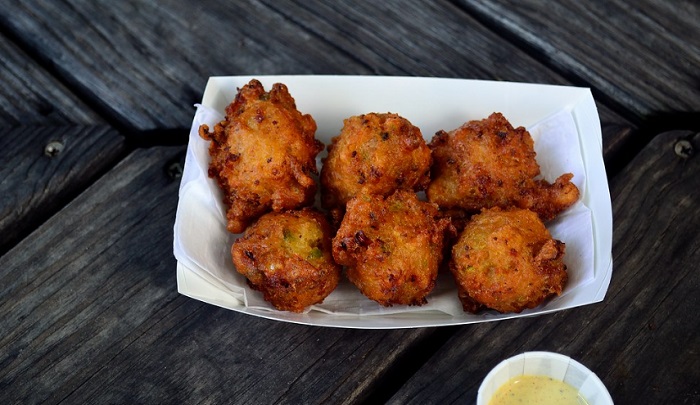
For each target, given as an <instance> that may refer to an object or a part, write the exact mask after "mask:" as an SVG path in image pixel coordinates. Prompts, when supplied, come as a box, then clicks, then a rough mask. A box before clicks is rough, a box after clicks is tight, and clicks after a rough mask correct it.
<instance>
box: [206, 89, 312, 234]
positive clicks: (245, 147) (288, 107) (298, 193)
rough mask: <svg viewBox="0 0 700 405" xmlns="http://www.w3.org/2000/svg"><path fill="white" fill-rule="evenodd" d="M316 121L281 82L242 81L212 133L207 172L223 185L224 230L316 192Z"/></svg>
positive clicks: (298, 204) (307, 202)
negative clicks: (269, 85)
mask: <svg viewBox="0 0 700 405" xmlns="http://www.w3.org/2000/svg"><path fill="white" fill-rule="evenodd" d="M315 132H316V122H315V121H314V119H313V118H312V117H311V116H310V115H308V114H306V115H302V114H301V113H300V112H299V111H298V110H297V109H296V104H295V102H294V99H293V98H292V96H291V95H290V94H289V91H288V90H287V87H286V86H285V85H284V84H281V83H276V84H274V85H273V86H272V89H271V90H270V91H269V92H266V91H265V89H264V88H263V86H262V84H261V83H260V82H259V81H257V80H251V81H250V82H249V83H248V84H247V85H245V86H243V88H241V89H240V90H239V92H238V94H237V95H236V98H235V100H234V101H233V102H232V103H231V104H230V105H229V106H228V107H226V119H225V120H224V121H221V122H220V123H218V124H216V126H215V127H214V130H213V131H212V132H210V131H209V127H208V126H207V125H202V126H201V127H200V128H199V135H200V136H201V137H202V138H204V139H206V140H211V144H210V145H209V154H210V155H211V162H210V164H209V176H210V177H212V178H215V179H216V180H217V182H218V184H219V186H220V187H221V189H222V190H223V193H224V203H225V204H226V206H227V207H228V211H227V213H226V217H227V219H228V230H229V231H231V232H233V233H240V232H243V230H245V228H246V226H248V225H249V224H250V223H251V222H252V221H254V220H255V219H256V218H257V217H259V216H260V215H262V214H264V213H266V212H268V211H270V210H273V211H281V210H284V209H293V208H299V207H302V206H306V205H310V204H311V203H312V202H313V199H314V197H315V194H316V189H317V186H316V182H315V180H314V178H313V177H312V176H313V175H317V174H318V171H317V169H316V156H317V155H318V153H319V152H320V151H322V150H323V144H322V143H321V142H319V141H318V140H316V139H315V137H314V134H315Z"/></svg>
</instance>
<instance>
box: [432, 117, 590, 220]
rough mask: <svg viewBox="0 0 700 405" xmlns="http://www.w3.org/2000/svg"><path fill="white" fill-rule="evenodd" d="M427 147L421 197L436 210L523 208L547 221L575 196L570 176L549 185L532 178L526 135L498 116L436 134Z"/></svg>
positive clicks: (533, 163) (530, 145)
mask: <svg viewBox="0 0 700 405" xmlns="http://www.w3.org/2000/svg"><path fill="white" fill-rule="evenodd" d="M429 146H430V149H431V150H432V153H433V160H434V164H433V167H432V172H431V176H432V181H431V183H430V185H429V186H428V189H427V191H426V194H427V195H428V199H429V200H430V201H432V202H434V203H436V204H438V205H439V206H440V208H442V209H445V210H464V211H466V212H468V213H476V212H479V210H481V209H482V208H491V207H501V208H509V207H518V208H527V209H531V210H532V211H535V212H536V213H537V214H538V215H539V216H540V218H542V220H543V221H549V220H551V219H553V218H555V217H556V216H557V215H558V214H559V213H560V212H562V211H564V210H565V209H567V208H568V207H569V206H571V205H572V204H574V203H575V202H576V201H577V200H578V198H579V190H578V188H577V187H576V185H574V184H573V183H572V182H571V178H572V177H573V175H572V174H571V173H566V174H563V175H561V176H559V178H557V179H556V180H555V182H554V184H550V183H548V182H547V181H545V180H541V179H540V180H536V179H535V178H536V176H538V175H539V174H540V166H539V165H538V164H537V161H536V160H535V157H536V154H535V150H534V142H533V140H532V137H531V136H530V133H529V132H528V131H527V130H526V129H525V128H523V127H518V128H513V126H512V125H511V124H510V122H508V120H507V119H506V118H505V117H504V116H503V115H502V114H501V113H493V114H491V115H490V116H489V117H488V118H486V119H483V120H474V121H469V122H467V123H466V124H464V125H462V126H461V127H459V128H457V129H455V130H453V131H451V132H449V133H448V132H445V131H439V132H438V133H437V134H435V136H434V137H433V139H432V141H431V142H430V144H429Z"/></svg>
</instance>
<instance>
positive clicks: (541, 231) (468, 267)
mask: <svg viewBox="0 0 700 405" xmlns="http://www.w3.org/2000/svg"><path fill="white" fill-rule="evenodd" d="M564 250H565V245H564V243H562V242H560V241H558V240H555V239H552V237H551V235H550V234H549V231H548V230H547V229H546V228H545V226H544V224H543V223H542V221H541V220H540V218H539V217H538V216H537V214H535V213H534V212H532V211H530V210H523V209H517V208H515V209H511V210H507V211H504V210H501V209H500V208H492V209H487V210H484V211H482V213H481V214H477V215H475V216H473V217H472V219H471V221H470V222H469V223H468V224H467V226H466V228H465V229H464V231H463V232H462V234H461V236H460V238H459V241H458V242H457V243H456V244H455V245H454V246H453V248H452V258H451V260H450V263H449V265H450V270H451V272H452V274H453V276H454V278H455V281H456V282H457V287H458V291H459V299H460V300H461V301H462V306H463V307H464V310H465V311H469V312H474V313H476V312H477V311H479V310H480V309H481V308H483V307H487V308H491V309H495V310H497V311H499V312H502V313H506V312H518V313H519V312H521V311H522V310H524V309H526V308H534V307H536V306H538V305H540V304H541V303H542V302H543V301H544V300H545V299H547V298H548V297H551V296H554V295H560V294H561V292H562V290H563V288H564V285H565V284H566V281H567V279H568V276H567V273H566V265H564V262H563V256H564Z"/></svg>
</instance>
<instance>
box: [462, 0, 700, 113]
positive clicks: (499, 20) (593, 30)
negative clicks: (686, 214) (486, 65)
mask: <svg viewBox="0 0 700 405" xmlns="http://www.w3.org/2000/svg"><path fill="white" fill-rule="evenodd" d="M460 3H461V5H462V6H463V7H464V8H465V9H467V10H469V11H470V12H473V13H475V15H478V16H479V18H481V19H482V20H484V21H486V22H487V23H488V24H489V25H490V26H491V27H492V29H494V30H500V31H502V32H504V33H506V35H508V36H509V37H512V38H517V41H522V42H523V43H525V44H527V46H529V47H531V48H532V49H533V50H534V52H536V53H538V54H541V55H542V58H544V59H546V60H547V61H548V63H549V64H551V66H552V67H554V68H555V69H556V70H557V71H561V72H564V74H566V75H567V77H574V78H575V80H576V81H577V82H581V81H582V82H585V83H589V85H590V86H592V87H594V88H595V89H597V91H598V92H599V93H600V96H601V99H603V100H604V101H605V102H609V103H611V104H613V105H614V104H617V105H619V106H620V107H621V108H623V109H625V110H627V111H629V112H631V113H633V114H634V116H636V117H638V118H654V117H655V116H656V115H657V114H659V113H663V112H675V113H679V112H689V113H695V114H697V113H698V106H699V105H700V86H698V83H700V72H699V71H698V69H697V66H699V65H700V24H698V16H700V4H699V3H698V2H697V1H693V0H681V1H672V2H669V1H659V0H643V1H625V0H613V1H610V0H596V1H557V2H552V3H547V4H546V6H545V5H544V3H543V2H541V1H518V2H512V1H507V0H497V1H492V0H489V1H481V0H480V1H464V0H462V1H460ZM696 117H697V116H696ZM696 125H697V124H696Z"/></svg>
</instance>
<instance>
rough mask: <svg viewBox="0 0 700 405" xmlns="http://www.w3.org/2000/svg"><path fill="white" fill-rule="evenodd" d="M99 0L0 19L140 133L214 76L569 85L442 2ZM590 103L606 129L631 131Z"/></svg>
mask: <svg viewBox="0 0 700 405" xmlns="http://www.w3.org/2000/svg"><path fill="white" fill-rule="evenodd" d="M106 3H107V2H93V1H78V2H73V3H72V4H71V5H66V4H62V3H56V2H42V1H33V0H27V1H23V2H13V3H12V4H8V5H7V6H6V7H4V8H2V10H0V22H2V23H3V24H5V25H6V26H7V27H8V29H10V30H12V32H14V33H15V35H16V36H17V37H19V38H21V39H22V40H23V41H24V42H25V43H26V45H27V46H29V47H32V48H33V49H36V50H37V53H38V54H40V55H42V57H43V58H45V59H46V62H47V63H51V64H52V65H54V66H55V67H56V72H57V74H59V75H61V77H63V78H64V80H66V81H67V82H70V83H72V84H74V86H75V87H76V88H79V89H80V91H81V92H83V93H84V94H86V95H87V96H89V97H90V98H93V99H94V100H95V102H96V103H98V105H100V106H101V109H103V110H105V111H106V112H107V113H108V114H109V115H110V116H114V117H115V119H116V120H118V121H119V122H121V123H122V124H123V125H125V126H128V127H131V128H136V129H139V130H152V129H156V128H159V129H163V128H183V127H188V126H189V123H190V122H191V118H192V104H193V103H196V102H198V101H200V99H201V94H202V91H203V89H204V86H205V83H206V80H207V78H208V77H209V76H212V75H236V74H254V75H264V74H382V75H413V76H417V75H426V76H445V77H464V78H473V79H491V80H510V81H524V82H539V83H553V84H570V82H568V81H567V80H566V79H564V78H562V77H561V76H560V75H558V74H556V73H554V72H552V71H551V70H550V69H548V68H546V67H545V66H543V65H542V64H541V63H539V62H538V61H536V60H534V59H533V58H531V57H530V56H529V55H527V54H526V53H525V52H523V51H522V50H520V49H518V48H516V47H515V46H514V45H512V44H510V43H508V42H507V41H505V40H504V39H503V38H501V37H499V36H498V35H497V34H495V33H493V32H490V31H489V30H488V29H486V28H485V27H483V26H482V24H481V23H479V22H478V21H476V20H475V19H473V18H471V17H469V16H468V15H466V14H465V13H464V12H462V11H461V10H460V9H458V8H456V7H454V6H453V5H452V4H451V3H450V2H447V1H439V2H416V3H413V4H411V6H410V7H407V6H406V5H405V3H403V2H400V1H385V2H376V1H360V2H353V3H351V4H350V3H347V4H346V3H343V2H298V3H296V2H271V1H254V0H248V1H241V2H229V3H226V4H221V2H216V1H214V0H206V1H201V2H196V3H194V2H175V1H168V2H159V3H158V4H155V3H152V2H144V1H139V0H130V1H120V2H117V3H114V2H108V3H109V4H106ZM68 31H72V32H73V35H71V36H66V35H64V33H65V32H68ZM73 38H81V39H82V40H81V42H80V43H79V44H78V43H77V42H76V41H75V40H74V39H73ZM164 38H167V39H168V40H167V41H164V40H163V39H164ZM95 66H100V68H99V69H95V68H94V67H95ZM599 107H600V109H601V115H602V117H603V119H602V121H603V123H604V124H605V125H610V124H615V125H624V126H629V125H628V123H627V122H626V121H625V120H624V119H623V118H621V117H619V116H618V115H616V114H615V113H613V112H612V111H610V110H608V109H607V108H605V107H604V106H602V105H599Z"/></svg>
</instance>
